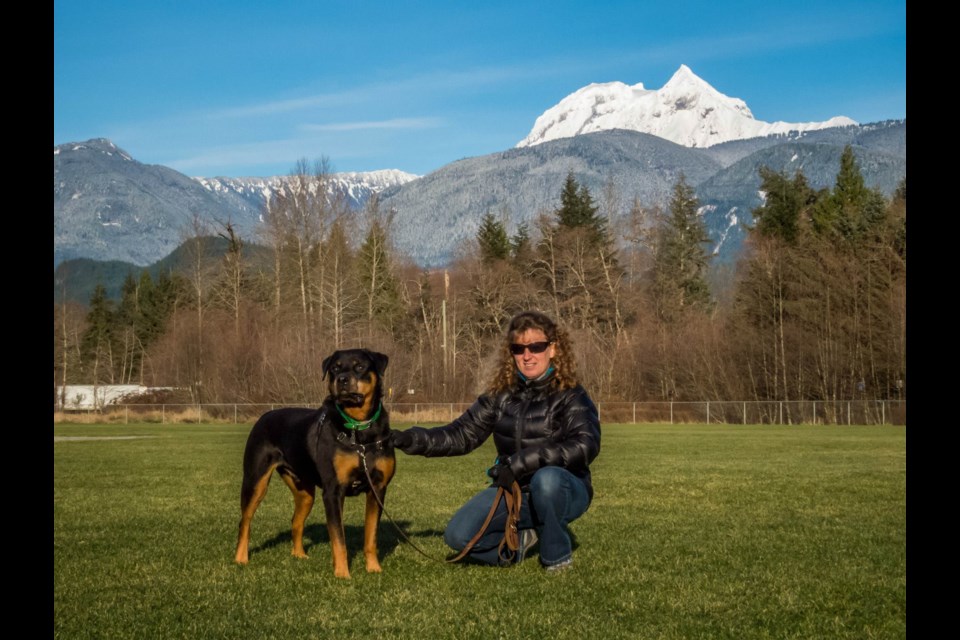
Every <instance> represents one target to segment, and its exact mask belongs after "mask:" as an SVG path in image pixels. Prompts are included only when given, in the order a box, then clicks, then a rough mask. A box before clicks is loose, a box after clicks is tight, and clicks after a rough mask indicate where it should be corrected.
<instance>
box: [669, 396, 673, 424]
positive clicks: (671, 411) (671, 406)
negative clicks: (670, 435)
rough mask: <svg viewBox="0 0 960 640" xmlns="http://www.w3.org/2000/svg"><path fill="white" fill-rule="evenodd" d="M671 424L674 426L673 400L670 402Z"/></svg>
mask: <svg viewBox="0 0 960 640" xmlns="http://www.w3.org/2000/svg"><path fill="white" fill-rule="evenodd" d="M670 424H673V400H671V401H670Z"/></svg>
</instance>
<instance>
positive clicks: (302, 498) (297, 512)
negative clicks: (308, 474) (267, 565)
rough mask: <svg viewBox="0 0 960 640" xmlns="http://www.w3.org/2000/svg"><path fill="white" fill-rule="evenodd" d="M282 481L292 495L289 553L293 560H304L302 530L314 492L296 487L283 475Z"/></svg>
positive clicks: (288, 477) (305, 554) (311, 505)
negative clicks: (291, 540) (291, 547)
mask: <svg viewBox="0 0 960 640" xmlns="http://www.w3.org/2000/svg"><path fill="white" fill-rule="evenodd" d="M281 477H282V478H283V481H284V482H285V483H287V486H288V487H290V491H291V493H293V503H294V508H293V520H292V521H291V523H290V536H291V537H292V538H293V550H292V551H291V552H290V553H291V554H292V555H293V557H295V558H306V557H308V556H307V552H306V550H305V549H304V548H303V528H304V526H305V525H306V522H307V516H309V515H310V511H311V509H313V501H314V491H315V489H314V488H313V487H309V488H307V487H298V486H297V483H296V482H294V480H293V478H291V477H290V476H287V475H284V476H281Z"/></svg>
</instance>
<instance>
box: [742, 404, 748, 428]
mask: <svg viewBox="0 0 960 640" xmlns="http://www.w3.org/2000/svg"><path fill="white" fill-rule="evenodd" d="M743 424H747V403H746V402H744V403H743Z"/></svg>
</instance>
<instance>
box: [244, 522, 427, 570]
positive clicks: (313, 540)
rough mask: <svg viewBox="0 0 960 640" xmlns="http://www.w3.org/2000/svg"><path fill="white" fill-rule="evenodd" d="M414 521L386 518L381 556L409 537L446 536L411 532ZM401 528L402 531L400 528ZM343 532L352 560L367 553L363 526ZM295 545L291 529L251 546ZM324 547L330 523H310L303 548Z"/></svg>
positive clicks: (257, 549)
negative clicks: (365, 551)
mask: <svg viewBox="0 0 960 640" xmlns="http://www.w3.org/2000/svg"><path fill="white" fill-rule="evenodd" d="M410 524H411V523H410V522H409V521H406V520H401V521H398V522H396V523H394V522H393V521H387V520H386V519H384V520H382V521H381V522H380V528H379V529H378V531H377V547H378V548H379V556H380V557H381V558H384V557H386V556H389V555H391V554H392V553H393V552H394V550H395V549H396V548H397V546H398V545H400V544H401V543H403V544H406V543H408V541H407V540H406V539H405V537H406V538H409V539H410V540H412V541H413V543H414V544H417V543H416V540H415V539H416V538H437V537H442V536H443V532H442V531H437V530H436V529H424V530H422V531H410V530H409V528H410ZM398 528H399V531H398V530H397V529H398ZM343 531H344V535H345V536H346V542H347V559H348V561H352V560H353V558H354V556H355V555H357V554H362V553H363V525H362V524H361V525H350V524H348V525H344V527H343ZM401 532H402V535H401ZM404 536H405V537H404ZM292 545H293V538H292V536H291V534H290V530H289V529H288V530H286V531H283V532H281V533H278V534H277V535H275V536H274V537H272V538H270V539H269V540H266V541H264V542H262V543H260V544H259V545H257V546H255V547H254V546H251V548H250V555H254V554H256V553H260V552H261V551H267V550H268V549H273V548H274V547H277V546H287V547H291V546H292ZM324 546H326V547H329V546H330V534H329V532H328V531H327V525H326V524H325V523H324V524H309V525H307V526H306V527H304V529H303V549H304V551H306V552H307V554H308V555H311V552H313V551H314V550H315V549H314V548H315V547H317V549H316V551H322V547H324Z"/></svg>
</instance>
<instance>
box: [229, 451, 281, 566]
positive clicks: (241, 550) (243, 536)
mask: <svg viewBox="0 0 960 640" xmlns="http://www.w3.org/2000/svg"><path fill="white" fill-rule="evenodd" d="M276 467H277V465H273V466H272V467H270V468H269V469H267V472H266V473H265V474H263V476H262V477H261V478H260V479H259V480H258V481H257V484H256V486H254V489H253V494H252V495H251V496H250V500H249V501H248V502H247V503H246V504H241V505H240V534H239V535H238V536H237V554H236V556H235V558H234V560H235V561H236V562H237V563H238V564H247V562H248V561H249V559H250V522H251V521H252V520H253V514H254V513H256V512H257V507H259V506H260V503H261V502H263V497H264V496H265V495H267V486H268V485H269V484H270V476H271V475H272V474H273V470H274V469H276Z"/></svg>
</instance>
